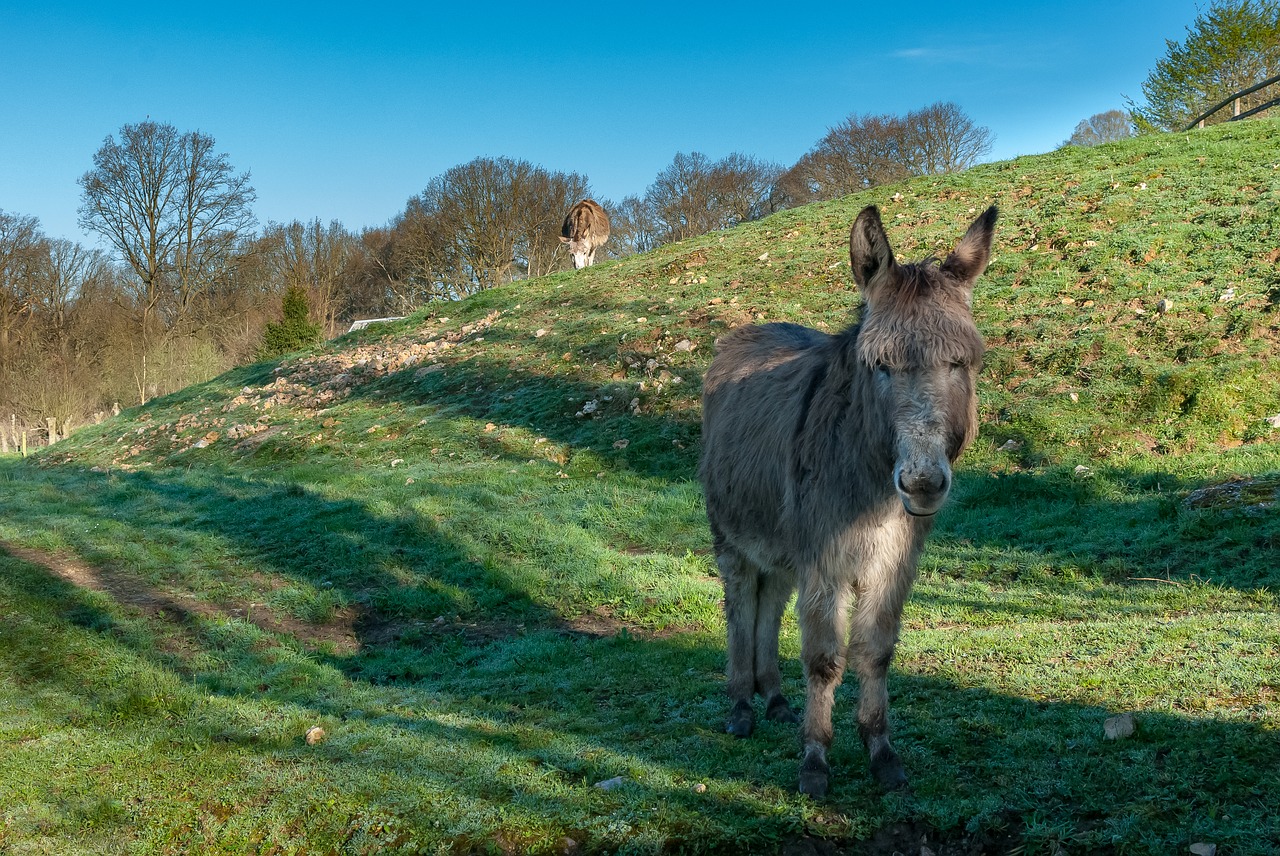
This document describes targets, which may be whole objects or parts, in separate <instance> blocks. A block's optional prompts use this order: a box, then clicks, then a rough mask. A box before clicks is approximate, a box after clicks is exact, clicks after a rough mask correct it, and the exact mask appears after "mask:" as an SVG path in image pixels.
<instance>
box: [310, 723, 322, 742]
mask: <svg viewBox="0 0 1280 856" xmlns="http://www.w3.org/2000/svg"><path fill="white" fill-rule="evenodd" d="M324 737H325V734H324V729H323V728H321V727H320V726H318V725H313V726H311V727H310V728H308V729H307V745H308V746H315V745H316V744H317V743H321V742H323V741H324Z"/></svg>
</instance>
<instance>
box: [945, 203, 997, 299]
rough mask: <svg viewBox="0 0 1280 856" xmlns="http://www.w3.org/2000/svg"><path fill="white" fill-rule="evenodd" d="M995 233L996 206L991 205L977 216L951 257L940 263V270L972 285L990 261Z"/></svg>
mask: <svg viewBox="0 0 1280 856" xmlns="http://www.w3.org/2000/svg"><path fill="white" fill-rule="evenodd" d="M995 231H996V206H994V205H992V206H991V207H990V208H988V209H987V210H986V211H984V212H982V213H981V214H979V215H978V219H977V220H974V221H973V224H972V225H971V226H970V227H969V231H967V232H965V233H964V237H963V238H961V239H960V243H959V244H957V245H956V248H955V250H953V251H952V252H951V255H949V256H947V257H946V259H944V260H943V262H942V269H943V270H944V271H946V272H947V273H949V274H950V275H951V276H954V277H955V278H956V279H958V280H960V281H961V282H964V283H966V284H968V285H972V284H973V281H974V280H976V279H977V278H978V277H979V276H980V275H981V274H982V272H983V271H984V270H986V269H987V262H989V261H991V239H992V237H993V236H994V235H995Z"/></svg>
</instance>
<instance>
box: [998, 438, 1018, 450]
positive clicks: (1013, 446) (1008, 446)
mask: <svg viewBox="0 0 1280 856" xmlns="http://www.w3.org/2000/svg"><path fill="white" fill-rule="evenodd" d="M1021 448H1022V441H1020V440H1005V441H1004V445H1003V446H1001V447H1000V451H1001V452H1016V451H1018V450H1019V449H1021Z"/></svg>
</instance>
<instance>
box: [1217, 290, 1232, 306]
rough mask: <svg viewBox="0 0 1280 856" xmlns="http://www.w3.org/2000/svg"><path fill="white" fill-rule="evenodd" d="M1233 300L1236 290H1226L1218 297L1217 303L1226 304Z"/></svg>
mask: <svg viewBox="0 0 1280 856" xmlns="http://www.w3.org/2000/svg"><path fill="white" fill-rule="evenodd" d="M1235 299H1236V290H1235V289H1234V288H1228V289H1227V290H1226V291H1224V292H1222V293H1221V294H1219V295H1218V302H1219V303H1228V302H1230V301H1232V300H1235Z"/></svg>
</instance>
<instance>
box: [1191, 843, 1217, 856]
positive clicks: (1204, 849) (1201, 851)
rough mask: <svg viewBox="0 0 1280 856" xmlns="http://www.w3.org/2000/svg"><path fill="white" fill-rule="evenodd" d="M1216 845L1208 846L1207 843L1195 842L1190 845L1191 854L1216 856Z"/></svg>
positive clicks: (1195, 855)
mask: <svg viewBox="0 0 1280 856" xmlns="http://www.w3.org/2000/svg"><path fill="white" fill-rule="evenodd" d="M1217 852H1218V845H1216V844H1210V843H1209V842H1207V841H1197V842H1196V843H1195V844H1192V845H1191V853H1192V854H1193V856H1217Z"/></svg>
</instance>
